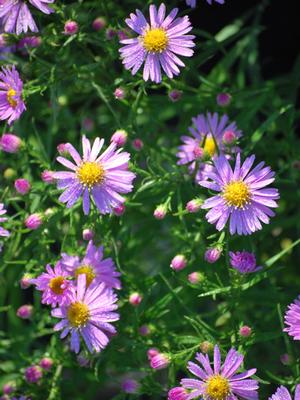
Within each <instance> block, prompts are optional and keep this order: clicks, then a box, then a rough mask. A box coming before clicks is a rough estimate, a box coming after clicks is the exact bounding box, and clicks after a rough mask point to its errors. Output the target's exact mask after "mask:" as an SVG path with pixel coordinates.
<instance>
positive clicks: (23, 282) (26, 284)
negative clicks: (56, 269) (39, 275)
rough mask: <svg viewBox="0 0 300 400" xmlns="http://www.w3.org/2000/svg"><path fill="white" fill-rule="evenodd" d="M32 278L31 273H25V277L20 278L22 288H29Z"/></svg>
mask: <svg viewBox="0 0 300 400" xmlns="http://www.w3.org/2000/svg"><path fill="white" fill-rule="evenodd" d="M31 279H32V276H31V275H29V274H25V275H23V277H22V278H21V279H20V287H21V289H28V288H29V286H31Z"/></svg>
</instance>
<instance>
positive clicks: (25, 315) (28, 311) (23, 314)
mask: <svg viewBox="0 0 300 400" xmlns="http://www.w3.org/2000/svg"><path fill="white" fill-rule="evenodd" d="M32 312H33V307H32V306H31V305H30V304H24V305H23V306H21V307H19V308H18V310H17V316H18V317H20V318H22V319H29V318H30V317H31V316H32Z"/></svg>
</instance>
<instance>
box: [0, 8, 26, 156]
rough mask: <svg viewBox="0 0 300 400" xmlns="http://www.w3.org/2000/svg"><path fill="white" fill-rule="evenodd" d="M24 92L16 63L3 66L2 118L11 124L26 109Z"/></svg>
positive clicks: (0, 81) (0, 87) (0, 84)
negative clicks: (23, 97)
mask: <svg viewBox="0 0 300 400" xmlns="http://www.w3.org/2000/svg"><path fill="white" fill-rule="evenodd" d="M0 16H1V11H0ZM22 93H23V82H22V80H21V79H20V75H19V72H18V71H17V70H16V67H15V66H14V65H12V66H7V67H2V70H1V72H0V119H1V120H7V122H8V124H9V125H10V124H11V123H12V122H13V121H15V120H17V119H19V118H20V116H21V114H22V113H23V111H25V110H26V107H25V104H24V102H23V99H22ZM2 137H3V136H2ZM10 153H13V151H10Z"/></svg>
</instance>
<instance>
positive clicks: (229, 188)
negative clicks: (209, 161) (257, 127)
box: [199, 154, 279, 235]
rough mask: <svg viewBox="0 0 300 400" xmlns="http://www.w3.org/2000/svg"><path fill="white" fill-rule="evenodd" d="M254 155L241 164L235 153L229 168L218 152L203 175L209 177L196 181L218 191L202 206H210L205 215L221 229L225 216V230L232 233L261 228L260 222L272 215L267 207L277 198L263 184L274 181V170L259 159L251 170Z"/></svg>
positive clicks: (249, 231)
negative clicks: (226, 226) (209, 168)
mask: <svg viewBox="0 0 300 400" xmlns="http://www.w3.org/2000/svg"><path fill="white" fill-rule="evenodd" d="M254 160H255V156H254V155H252V156H251V157H247V158H246V159H245V161H244V163H243V164H242V165H241V159H240V154H237V157H236V161H235V167H234V169H232V168H231V166H230V164H229V162H228V160H227V159H226V158H225V157H224V156H220V157H219V158H217V159H216V160H214V166H215V169H214V171H213V172H209V173H208V174H207V177H208V178H209V179H211V181H201V182H199V184H200V185H201V186H204V187H206V188H209V189H211V190H214V191H216V192H218V194H217V195H215V196H213V197H211V198H209V199H207V200H205V202H204V204H203V205H202V208H203V209H211V210H210V211H209V212H208V213H207V214H206V219H207V220H208V222H209V223H211V224H216V228H217V230H218V231H221V230H222V229H223V228H224V226H225V225H226V223H227V221H228V220H229V231H230V234H231V235H233V234H235V233H237V234H238V235H250V234H252V233H253V232H255V231H257V230H260V229H262V225H261V222H264V223H265V224H268V223H269V217H272V216H274V212H273V211H272V210H271V209H270V207H271V208H274V207H277V202H276V200H277V199H279V193H278V190H277V189H274V188H265V187H266V186H268V185H269V184H270V183H272V182H273V181H274V179H275V178H274V175H275V174H274V172H272V171H271V169H270V167H264V165H265V163H264V162H261V163H259V164H258V165H257V166H256V167H255V168H254V169H253V170H252V171H251V167H252V165H253V163H254Z"/></svg>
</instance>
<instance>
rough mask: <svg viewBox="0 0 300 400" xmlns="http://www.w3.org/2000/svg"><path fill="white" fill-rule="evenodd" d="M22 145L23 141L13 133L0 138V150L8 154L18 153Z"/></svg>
mask: <svg viewBox="0 0 300 400" xmlns="http://www.w3.org/2000/svg"><path fill="white" fill-rule="evenodd" d="M21 143H22V142H21V139H20V138H19V137H18V136H16V135H14V134H13V133H4V134H3V135H2V136H1V138H0V149H1V150H3V151H5V152H6V153H17V152H18V151H19V149H20V146H21Z"/></svg>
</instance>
